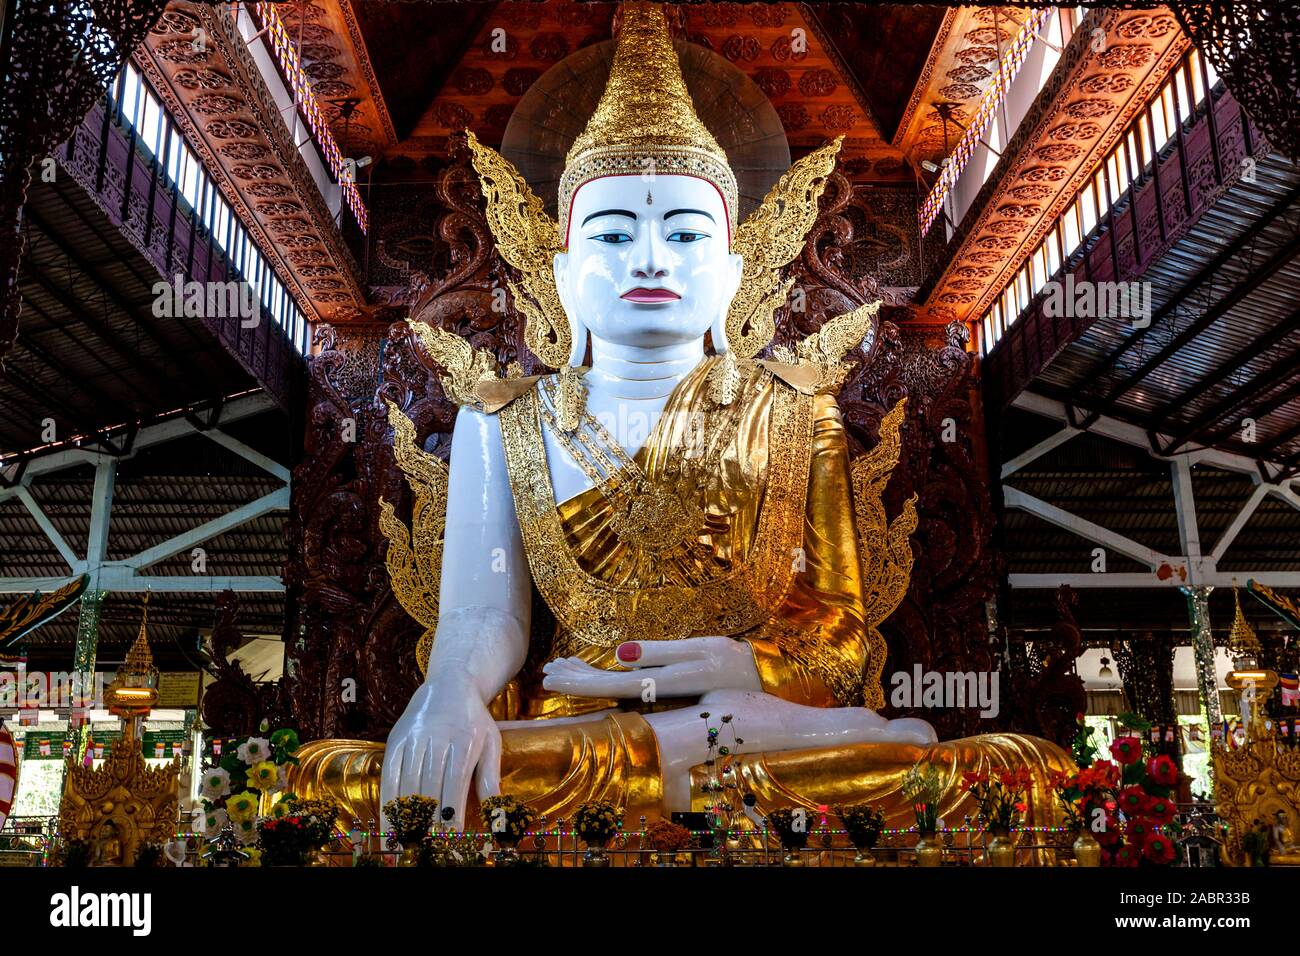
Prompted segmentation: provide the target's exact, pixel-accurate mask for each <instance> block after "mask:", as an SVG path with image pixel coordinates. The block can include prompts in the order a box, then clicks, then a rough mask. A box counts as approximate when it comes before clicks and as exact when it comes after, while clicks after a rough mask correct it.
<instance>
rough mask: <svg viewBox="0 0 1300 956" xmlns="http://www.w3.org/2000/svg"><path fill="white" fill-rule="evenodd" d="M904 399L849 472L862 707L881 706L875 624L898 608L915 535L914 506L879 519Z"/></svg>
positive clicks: (881, 652)
mask: <svg viewBox="0 0 1300 956" xmlns="http://www.w3.org/2000/svg"><path fill="white" fill-rule="evenodd" d="M906 405H907V399H905V398H904V399H900V400H899V402H898V404H897V405H895V406H894V407H893V408H892V409H890V410H889V413H888V414H887V415H885V417H884V418H882V419H881V421H880V441H879V442H878V443H877V444H876V447H875V448H873V449H872V450H871V451H869V452H867V453H866V454H865V455H859V456H858V457H857V458H856V459H854V461H853V464H852V466H851V474H852V480H853V511H854V517H855V518H856V519H857V526H858V544H859V548H858V553H859V555H860V558H861V561H862V591H863V604H864V608H865V616H866V624H867V628H868V630H869V632H870V637H869V642H870V645H871V656H870V658H869V659H868V661H867V666H866V673H865V674H864V680H863V694H864V698H865V701H864V702H865V704H866V706H867V707H870V708H872V709H877V710H878V709H879V708H881V707H883V706H884V705H885V695H884V691H883V689H882V688H881V686H880V675H881V673H882V672H883V671H884V668H885V654H886V650H887V649H886V645H885V638H884V635H882V634H881V633H880V624H881V623H883V622H884V620H885V619H886V618H888V617H889V615H891V614H893V613H894V610H895V609H896V608H897V607H898V605H899V604H901V603H902V601H903V597H904V595H906V594H907V586H908V583H909V582H910V581H911V578H912V563H913V560H914V556H913V554H912V546H911V542H910V538H911V536H912V532H914V531H915V530H916V525H917V516H916V500H917V496H916V495H915V494H913V495H912V497H911V498H909V499H908V501H907V502H906V503H905V504H904V505H903V512H902V514H900V515H899V516H898V517H897V518H895V519H894V520H893V521H892V522H891V521H890V520H889V519H888V517H887V516H886V514H885V504H884V501H883V500H882V495H883V494H884V491H885V485H887V484H888V483H889V476H890V475H891V474H893V472H894V467H895V466H896V465H897V464H898V459H899V456H900V454H901V452H902V447H903V442H902V436H901V427H902V424H903V416H904V414H905V411H906Z"/></svg>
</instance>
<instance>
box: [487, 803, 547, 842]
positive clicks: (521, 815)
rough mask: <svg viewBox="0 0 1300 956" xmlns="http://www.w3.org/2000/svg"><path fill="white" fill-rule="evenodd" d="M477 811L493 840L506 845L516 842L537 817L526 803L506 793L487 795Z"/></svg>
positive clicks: (522, 836)
mask: <svg viewBox="0 0 1300 956" xmlns="http://www.w3.org/2000/svg"><path fill="white" fill-rule="evenodd" d="M479 812H480V813H481V814H482V816H483V825H484V826H485V827H487V829H488V831H489V832H490V833H491V834H492V840H493V842H494V843H499V844H501V845H502V846H507V847H511V846H515V845H516V844H518V843H519V841H520V840H522V839H523V838H524V834H526V833H527V832H528V828H529V827H530V826H532V825H533V821H534V820H535V819H537V814H536V813H534V812H533V809H532V808H531V807H530V806H528V804H526V803H524V802H523V801H522V800H518V799H516V798H515V797H511V796H508V795H506V794H502V795H501V796H497V797H488V798H487V799H486V800H484V801H483V803H482V804H481V806H480V808H479Z"/></svg>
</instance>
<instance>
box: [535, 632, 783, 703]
mask: <svg viewBox="0 0 1300 956" xmlns="http://www.w3.org/2000/svg"><path fill="white" fill-rule="evenodd" d="M617 654H618V662H619V663H620V664H622V665H623V666H624V667H627V668H630V669H629V670H626V671H607V670H602V669H601V668H599V667H594V666H592V665H591V664H588V663H587V662H586V661H583V660H580V659H579V658H576V657H563V658H560V659H558V660H554V661H549V662H548V663H547V664H545V665H544V666H543V667H542V672H543V673H544V674H545V675H546V676H545V677H544V678H543V679H542V686H543V687H544V688H546V689H547V690H549V691H555V692H557V693H561V694H573V695H575V696H578V697H620V698H621V697H637V698H640V699H641V700H645V701H653V700H655V699H656V698H658V697H689V696H693V695H696V694H707V693H708V692H709V691H712V690H755V691H756V690H762V689H763V688H762V683H761V681H760V680H759V677H758V667H757V666H756V665H755V664H754V654H753V651H752V650H750V647H749V644H748V643H747V642H745V641H738V640H735V639H733V638H730V637H688V638H683V639H682V640H680V641H628V642H626V643H624V644H620V645H619V646H618V652H617Z"/></svg>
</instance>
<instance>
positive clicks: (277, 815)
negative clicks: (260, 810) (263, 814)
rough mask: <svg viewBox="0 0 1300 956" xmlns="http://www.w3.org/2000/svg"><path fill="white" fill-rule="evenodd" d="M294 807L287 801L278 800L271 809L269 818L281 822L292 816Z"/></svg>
mask: <svg viewBox="0 0 1300 956" xmlns="http://www.w3.org/2000/svg"><path fill="white" fill-rule="evenodd" d="M294 812H295V811H294V805H293V804H292V803H291V802H290V801H288V800H278V801H276V804H275V806H273V807H272V808H271V817H272V819H275V820H282V819H284V818H285V817H288V816H292V815H293V814H294Z"/></svg>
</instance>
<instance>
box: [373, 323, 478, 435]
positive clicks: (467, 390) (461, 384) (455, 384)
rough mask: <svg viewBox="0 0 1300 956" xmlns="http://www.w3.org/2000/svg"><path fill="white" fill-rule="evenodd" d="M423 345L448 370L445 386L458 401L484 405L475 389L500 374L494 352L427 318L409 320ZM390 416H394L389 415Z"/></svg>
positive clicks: (441, 379)
mask: <svg viewBox="0 0 1300 956" xmlns="http://www.w3.org/2000/svg"><path fill="white" fill-rule="evenodd" d="M407 324H408V325H410V327H411V329H412V331H414V332H415V334H416V337H417V338H419V340H420V345H421V346H423V347H424V351H425V352H426V353H427V354H428V356H429V358H431V359H433V360H434V361H435V362H436V363H438V365H440V366H441V367H442V369H443V371H444V372H445V373H446V374H443V375H440V376H438V378H439V380H440V381H441V382H442V390H443V391H444V392H446V393H447V397H448V398H450V399H451V400H452V401H453V402H455V403H456V404H457V405H468V406H470V407H471V408H477V409H479V410H480V411H481V410H482V409H483V402H482V400H481V399H480V398H479V396H478V394H477V393H476V392H475V388H476V387H477V386H478V383H479V382H482V381H484V380H487V381H492V380H495V379H497V378H499V377H500V376H499V375H498V374H497V362H496V359H495V358H494V357H493V355H492V354H491V353H490V352H487V351H485V350H483V349H475V348H474V347H473V346H471V345H470V344H469V342H467V341H465V340H464V339H463V338H461V337H460V336H459V335H455V334H453V333H451V332H448V331H447V330H445V329H440V328H437V327H435V326H432V325H429V324H428V323H427V322H412V321H411V320H409V319H408V320H407ZM389 420H390V421H391V420H392V416H391V415H389Z"/></svg>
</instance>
